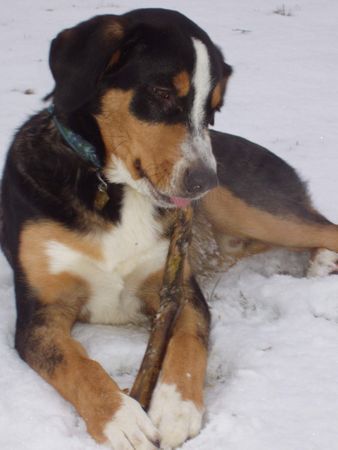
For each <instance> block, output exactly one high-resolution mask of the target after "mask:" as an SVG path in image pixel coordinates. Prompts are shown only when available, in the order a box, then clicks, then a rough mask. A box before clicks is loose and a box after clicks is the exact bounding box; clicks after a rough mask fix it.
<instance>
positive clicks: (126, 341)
mask: <svg viewBox="0 0 338 450" xmlns="http://www.w3.org/2000/svg"><path fill="white" fill-rule="evenodd" d="M3 3H4V4H3V5H2V7H1V15H0V42H1V44H0V45H1V54H0V62H1V70H0V80H1V83H0V96H1V105H2V107H1V109H0V130H1V133H0V148H1V160H3V157H4V155H5V150H6V148H7V147H8V144H9V142H10V140H11V138H12V135H13V132H14V130H15V128H16V127H18V126H19V125H20V124H21V123H22V121H23V120H24V119H25V117H27V116H28V115H29V114H31V113H33V112H34V111H37V110H38V109H39V108H41V106H42V103H41V98H42V97H43V96H44V95H45V94H46V93H48V92H49V91H50V90H51V88H52V87H53V84H52V79H51V76H50V74H49V71H48V46H49V43H50V40H51V39H52V38H53V37H54V36H55V34H56V33H57V32H58V31H59V30H61V29H62V28H65V27H67V26H71V25H73V24H75V23H77V22H79V21H81V20H83V19H86V18H89V17H91V16H93V15H96V14H104V13H116V14H120V13H122V12H124V11H127V10H129V9H133V8H138V7H148V6H163V7H168V8H173V9H179V10H180V11H181V12H183V13H185V14H187V15H188V16H189V17H191V18H192V19H193V20H195V21H196V22H197V23H199V24H200V25H201V26H202V27H203V28H205V29H206V30H207V31H208V32H209V34H210V35H211V36H212V38H213V39H214V41H215V42H217V43H218V44H219V45H220V46H221V48H222V49H223V51H224V53H225V55H226V59H227V61H228V62H229V63H230V64H232V65H233V66H234V69H235V70H234V75H233V77H232V80H231V82H230V84H229V89H228V94H227V100H226V107H225V109H224V111H223V112H222V113H221V114H219V115H218V117H217V120H216V128H217V129H220V130H224V131H228V132H232V133H234V134H240V135H242V136H244V137H247V138H249V139H252V140H254V141H255V142H258V143H260V144H262V145H264V146H266V147H268V148H270V149H271V150H273V151H274V152H275V153H277V154H278V155H280V156H282V157H283V158H285V159H286V160H287V161H289V162H290V163H291V164H292V165H293V166H294V167H296V168H297V169H298V171H299V172H300V173H301V174H302V176H303V177H304V178H305V179H306V180H307V181H308V182H309V187H310V190H311V193H312V195H313V199H314V202H315V204H316V206H317V207H318V209H319V210H320V211H321V212H323V213H324V214H325V215H327V217H328V218H330V219H331V220H333V221H336V222H337V221H338V205H337V202H336V201H334V200H335V199H336V195H335V194H336V192H337V189H338V180H337V176H336V171H337V167H338V152H337V150H336V135H337V132H336V126H337V123H338V108H337V100H338V83H337V80H338V58H337V56H338V53H337V42H338V27H337V25H336V22H337V17H338V3H337V1H336V0H321V2H318V1H317V0H297V1H295V2H293V1H288V0H286V1H284V2H282V1H279V0H227V1H224V0H214V1H213V2H207V1H205V0H190V1H185V2H179V1H178V0H173V1H166V2H163V3H162V5H159V2H158V1H157V2H155V1H150V0H144V1H143V2H142V3H140V2H136V1H135V0H125V1H124V2H123V4H122V2H121V3H115V2H112V1H109V0H96V1H94V0H85V1H84V0H83V1H81V0H72V1H71V2H69V1H66V0H48V1H47V0H35V1H34V2H29V3H28V2H26V1H24V0H12V1H11V2H3ZM283 5H284V10H285V11H286V13H290V15H281V14H277V13H276V12H275V11H276V10H278V9H283ZM28 89H30V90H32V91H33V93H32V94H25V92H27V90H28ZM28 92H29V91H28ZM307 259H308V255H302V254H291V253H288V252H286V251H281V250H275V251H272V252H270V253H269V254H265V255H259V256H256V257H252V258H248V259H247V260H245V261H242V262H240V263H239V264H238V265H237V266H235V267H233V268H232V269H231V270H230V271H229V272H228V273H227V274H225V275H223V276H222V277H221V278H219V277H217V278H216V279H215V281H214V282H213V283H211V284H210V286H209V288H208V289H207V290H206V291H207V295H208V297H209V299H210V304H211V307H212V315H213V323H212V335H211V343H210V359H209V367H208V377H207V387H206V406H207V413H206V416H205V419H204V426H203V429H202V432H201V433H200V434H199V435H198V436H197V437H196V438H195V439H193V440H191V441H189V442H187V443H186V444H185V445H184V446H183V448H184V449H193V450H198V449H203V450H209V449H210V448H212V449H214V450H221V449H227V450H258V449H259V450H271V449H273V450H300V449H301V450H338V440H337V424H338V351H337V350H338V279H337V278H336V277H323V278H312V279H306V278H304V270H305V267H306V264H307ZM0 268H1V270H0V294H1V307H0V358H1V366H0V448H1V449H2V450H26V449H29V450H33V449H34V450H45V449H49V450H60V449H61V448H64V449H67V450H83V449H86V450H94V449H99V448H102V447H101V446H99V445H98V444H96V443H95V442H94V441H93V440H92V439H91V438H90V436H89V435H88V434H87V433H86V430H85V426H84V423H83V421H82V419H80V418H79V417H78V415H77V413H76V412H75V410H74V409H73V407H72V406H71V405H69V404H68V403H67V402H66V401H64V400H63V399H62V398H61V397H60V396H59V395H58V394H57V393H56V392H55V391H54V390H53V388H52V387H50V386H49V385H47V384H46V383H45V382H44V381H43V380H42V379H41V378H40V377H39V376H38V375H37V374H35V373H34V372H33V371H32V370H31V369H30V368H29V367H28V366H27V365H26V364H25V363H23V362H22V361H21V360H20V359H19V357H18V355H17V353H16V352H15V350H14V344H13V336H14V321H15V306H14V292H13V285H12V274H11V271H10V269H9V267H8V265H7V263H6V262H5V260H4V258H3V257H1V259H0ZM74 336H75V337H76V338H77V339H79V340H80V341H81V342H82V344H83V345H84V346H85V347H86V349H87V350H88V352H89V354H90V355H91V356H92V357H93V358H95V359H96V360H98V361H99V362H100V363H101V364H102V365H103V366H104V367H105V369H106V370H107V371H108V372H109V374H110V375H111V376H113V377H115V378H116V379H117V381H118V382H119V383H120V385H121V387H123V388H125V387H128V386H130V385H131V383H132V380H133V377H134V376H135V374H136V371H137V368H138V365H139V363H140V361H141V358H142V353H143V351H144V348H145V344H146V339H147V332H146V330H145V329H140V328H136V327H133V326H127V327H108V326H90V325H77V326H76V327H75V330H74Z"/></svg>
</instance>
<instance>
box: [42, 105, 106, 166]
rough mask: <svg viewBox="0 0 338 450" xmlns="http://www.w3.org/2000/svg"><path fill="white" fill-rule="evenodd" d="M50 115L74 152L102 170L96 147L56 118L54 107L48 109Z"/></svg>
mask: <svg viewBox="0 0 338 450" xmlns="http://www.w3.org/2000/svg"><path fill="white" fill-rule="evenodd" d="M47 110H48V112H49V114H50V115H51V116H52V119H53V122H54V124H55V126H56V128H57V129H58V131H59V133H60V134H61V136H62V137H63V139H64V140H65V141H66V142H67V144H68V145H69V146H70V147H71V148H72V149H73V150H74V152H75V153H77V154H78V155H80V156H81V157H82V158H83V159H84V160H86V161H89V162H90V163H92V164H93V165H94V166H95V167H96V168H97V169H101V163H100V161H99V158H98V157H97V154H96V150H95V147H94V146H93V145H92V144H90V143H89V142H88V141H86V140H85V139H84V138H83V137H82V136H80V135H79V134H77V133H74V131H72V130H70V129H69V128H67V127H65V126H64V125H63V124H62V123H61V122H60V121H59V120H58V118H57V117H56V115H55V111H54V105H51V106H49V107H48V108H47Z"/></svg>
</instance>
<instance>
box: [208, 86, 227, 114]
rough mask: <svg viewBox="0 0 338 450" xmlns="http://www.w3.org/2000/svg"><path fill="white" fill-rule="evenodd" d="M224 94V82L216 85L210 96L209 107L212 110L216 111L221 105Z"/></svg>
mask: <svg viewBox="0 0 338 450" xmlns="http://www.w3.org/2000/svg"><path fill="white" fill-rule="evenodd" d="M223 94H224V82H221V81H220V82H219V83H217V84H216V86H215V88H214V90H213V91H212V94H211V107H212V109H217V108H219V107H220V105H221V103H222V98H223Z"/></svg>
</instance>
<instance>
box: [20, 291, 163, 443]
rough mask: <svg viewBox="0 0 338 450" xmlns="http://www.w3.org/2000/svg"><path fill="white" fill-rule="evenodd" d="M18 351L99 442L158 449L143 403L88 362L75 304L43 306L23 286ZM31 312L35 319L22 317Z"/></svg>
mask: <svg viewBox="0 0 338 450" xmlns="http://www.w3.org/2000/svg"><path fill="white" fill-rule="evenodd" d="M16 288H17V292H18V293H19V292H20V291H21V292H20V298H18V300H19V301H20V302H21V305H28V304H29V305H31V306H30V307H28V306H23V307H21V308H20V309H19V315H18V324H17V332H16V348H17V350H18V352H19V354H20V356H21V357H22V358H23V359H24V360H25V361H26V362H27V363H28V364H29V365H30V366H31V367H32V368H33V369H34V370H36V371H37V372H38V373H39V374H40V375H41V376H42V377H43V378H44V379H45V380H46V381H47V382H48V383H50V384H51V385H53V386H54V387H55V388H56V389H57V391H58V392H59V393H60V394H61V395H62V396H63V397H64V398H65V399H66V400H68V401H69V402H71V403H72V404H73V405H74V406H75V408H76V409H77V411H78V412H79V414H80V415H81V416H82V417H83V419H84V420H85V422H86V425H87V428H88V431H89V432H90V434H91V435H92V436H93V437H94V438H95V439H96V440H97V441H98V442H102V443H103V442H106V443H108V444H110V445H111V446H112V447H113V448H114V449H131V448H140V449H141V448H142V449H149V450H150V449H154V448H155V447H154V445H153V444H151V442H150V441H151V440H153V441H155V440H156V438H157V432H156V430H155V428H154V426H153V425H152V423H151V421H150V420H149V418H148V417H147V415H146V414H145V413H144V412H143V410H142V408H141V407H140V405H139V404H138V403H137V402H136V401H135V400H133V399H131V398H130V397H128V396H127V395H125V394H124V393H122V392H121V391H120V389H119V388H118V386H117V384H116V383H115V382H114V381H113V380H112V379H111V378H110V377H109V375H108V374H107V373H106V372H105V371H104V370H103V368H102V367H101V366H100V365H99V364H98V363H97V362H95V361H93V360H91V359H89V358H88V356H87V354H86V352H85V350H84V349H83V347H82V346H81V345H80V344H79V343H78V342H76V341H75V340H74V339H72V337H71V335H70V329H71V326H72V324H73V322H74V320H75V318H76V317H77V314H78V308H77V307H76V305H75V303H74V302H72V303H71V302H67V301H62V300H61V299H60V300H59V301H58V302H55V303H53V304H42V302H41V299H40V300H39V299H35V298H32V297H30V296H29V294H26V296H25V297H26V298H23V289H22V287H21V286H20V283H17V285H16ZM26 307H27V308H30V309H31V311H30V320H29V321H26V320H25V319H24V316H23V314H25V313H27V311H24V309H25V308H26Z"/></svg>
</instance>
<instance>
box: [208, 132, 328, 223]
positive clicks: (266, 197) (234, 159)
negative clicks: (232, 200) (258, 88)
mask: <svg viewBox="0 0 338 450" xmlns="http://www.w3.org/2000/svg"><path fill="white" fill-rule="evenodd" d="M210 137H211V140H212V148H213V152H214V155H215V157H216V160H217V175H218V178H219V182H220V184H221V185H223V186H224V187H226V188H227V189H229V191H231V192H232V193H233V194H234V195H235V196H236V197H238V198H240V199H241V200H244V201H245V202H246V203H247V204H248V205H250V206H254V207H255V208H258V209H261V210H263V211H267V212H270V213H272V214H275V215H279V216H284V217H291V216H295V217H298V218H299V219H301V220H306V221H309V222H314V223H322V224H329V223H330V222H329V221H328V220H327V219H326V218H325V217H323V216H321V215H320V214H319V213H318V212H317V211H315V210H314V209H313V207H312V205H311V200H310V198H309V194H308V192H307V189H306V184H305V183H304V182H303V181H302V180H301V179H300V177H299V176H298V174H297V172H296V171H295V169H294V168H293V167H291V166H290V165H289V164H287V163H286V162H285V161H284V160H282V159H281V158H279V157H278V156H276V155H275V154H273V153H272V152H270V151H269V150H267V149H266V148H264V147H261V146H260V145H257V144H254V143H253V142H250V141H248V140H247V139H243V138H242V137H239V136H233V135H231V134H227V133H221V132H219V131H214V130H211V131H210Z"/></svg>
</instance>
